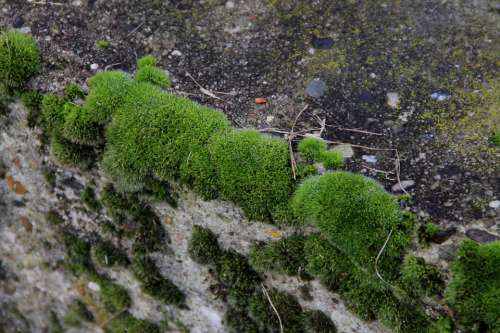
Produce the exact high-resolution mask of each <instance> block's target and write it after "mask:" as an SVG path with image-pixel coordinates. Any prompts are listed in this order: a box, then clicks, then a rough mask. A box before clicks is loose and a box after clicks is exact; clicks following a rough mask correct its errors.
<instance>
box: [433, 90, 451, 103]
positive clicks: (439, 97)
mask: <svg viewBox="0 0 500 333" xmlns="http://www.w3.org/2000/svg"><path fill="white" fill-rule="evenodd" d="M450 97H451V95H450V94H449V93H448V92H446V91H443V90H438V91H435V92H433V93H432V94H431V98H432V99H433V100H436V101H438V102H442V101H446V100H447V99H448V98H450Z"/></svg>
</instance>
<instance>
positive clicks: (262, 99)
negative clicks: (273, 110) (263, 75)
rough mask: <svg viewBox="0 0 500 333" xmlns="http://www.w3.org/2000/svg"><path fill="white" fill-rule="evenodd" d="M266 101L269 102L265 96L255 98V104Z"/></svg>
mask: <svg viewBox="0 0 500 333" xmlns="http://www.w3.org/2000/svg"><path fill="white" fill-rule="evenodd" d="M266 103H267V99H265V98H264V97H257V98H255V104H266Z"/></svg>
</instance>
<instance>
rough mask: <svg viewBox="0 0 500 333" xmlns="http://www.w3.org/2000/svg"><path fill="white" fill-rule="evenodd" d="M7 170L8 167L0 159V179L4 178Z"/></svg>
mask: <svg viewBox="0 0 500 333" xmlns="http://www.w3.org/2000/svg"><path fill="white" fill-rule="evenodd" d="M8 171H9V168H8V167H7V165H6V164H5V162H4V161H2V160H1V159H0V179H4V178H5V175H6V174H7V172H8Z"/></svg>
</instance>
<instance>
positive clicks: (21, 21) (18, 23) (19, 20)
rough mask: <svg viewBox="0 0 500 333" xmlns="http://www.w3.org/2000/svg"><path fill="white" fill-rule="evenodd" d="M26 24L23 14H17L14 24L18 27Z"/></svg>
mask: <svg viewBox="0 0 500 333" xmlns="http://www.w3.org/2000/svg"><path fill="white" fill-rule="evenodd" d="M23 25H24V19H23V17H22V16H16V17H15V18H14V21H12V26H13V27H14V28H16V29H18V28H20V27H22V26H23Z"/></svg>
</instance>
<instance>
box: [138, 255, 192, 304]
mask: <svg viewBox="0 0 500 333" xmlns="http://www.w3.org/2000/svg"><path fill="white" fill-rule="evenodd" d="M132 271H133V272H134V275H135V277H136V279H137V280H139V283H140V284H141V288H142V290H143V291H144V292H145V293H146V294H149V295H151V296H153V297H154V298H157V299H158V300H160V301H162V302H164V303H165V304H175V305H179V304H181V303H183V302H184V295H183V294H182V292H181V291H180V290H179V289H178V288H177V286H176V285H174V284H173V283H172V282H171V281H170V280H168V279H166V278H164V277H163V276H162V275H161V274H160V271H159V270H158V268H157V267H156V265H155V263H154V262H153V260H151V258H149V257H148V256H145V255H141V254H139V255H135V256H134V258H133V260H132Z"/></svg>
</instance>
